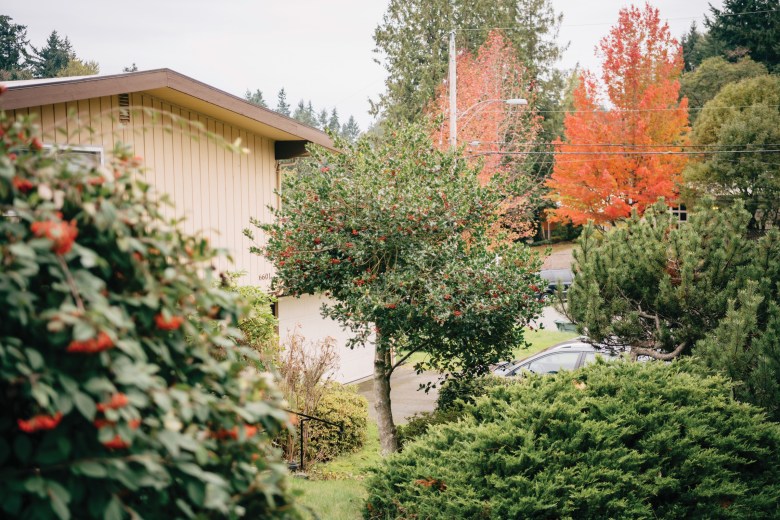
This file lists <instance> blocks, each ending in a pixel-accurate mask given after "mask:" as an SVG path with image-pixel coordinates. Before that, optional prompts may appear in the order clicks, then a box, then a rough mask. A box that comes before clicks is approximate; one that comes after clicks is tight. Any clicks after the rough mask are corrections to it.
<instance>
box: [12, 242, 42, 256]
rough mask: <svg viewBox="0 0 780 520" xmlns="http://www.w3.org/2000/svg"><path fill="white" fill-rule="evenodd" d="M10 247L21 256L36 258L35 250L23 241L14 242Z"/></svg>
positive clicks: (16, 254) (13, 253)
mask: <svg viewBox="0 0 780 520" xmlns="http://www.w3.org/2000/svg"><path fill="white" fill-rule="evenodd" d="M8 249H9V250H10V251H11V254H12V255H14V256H17V257H19V258H27V259H30V260H32V259H35V250H34V249H33V248H32V247H30V246H28V245H27V244H25V243H23V242H17V243H15V244H12V245H11V246H10V247H9V248H8Z"/></svg>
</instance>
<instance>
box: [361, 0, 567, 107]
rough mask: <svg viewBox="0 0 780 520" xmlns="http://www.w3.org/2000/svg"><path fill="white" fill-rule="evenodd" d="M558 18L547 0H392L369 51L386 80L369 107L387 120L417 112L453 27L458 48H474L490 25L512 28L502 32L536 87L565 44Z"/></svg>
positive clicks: (439, 76)
mask: <svg viewBox="0 0 780 520" xmlns="http://www.w3.org/2000/svg"><path fill="white" fill-rule="evenodd" d="M561 19H562V15H560V14H556V12H555V10H554V9H553V6H552V2H551V0H485V1H481V2H473V1H471V0H391V1H390V3H389V5H388V7H387V10H386V11H385V15H384V18H383V20H382V23H381V24H380V25H379V26H378V27H377V28H376V30H375V31H374V42H375V44H376V48H375V50H374V52H375V53H376V54H378V56H379V58H378V60H377V61H380V60H381V61H382V63H383V65H384V67H385V69H386V70H387V71H388V79H387V81H386V92H385V93H384V94H382V95H381V96H380V98H379V100H378V101H377V102H376V103H374V106H373V111H374V112H375V113H379V112H381V113H382V114H383V115H384V116H385V117H386V118H388V119H389V120H391V121H406V122H410V121H414V120H416V119H417V118H418V117H419V116H420V115H422V113H423V111H424V109H425V107H426V106H427V105H428V103H429V102H430V101H431V100H432V99H433V98H434V95H435V91H436V88H438V87H439V85H440V84H441V83H442V81H443V80H444V79H445V77H446V75H447V63H448V35H449V33H450V31H451V30H453V29H454V30H455V31H456V33H457V38H458V48H461V49H465V50H467V51H470V52H475V51H476V50H477V49H478V48H479V47H480V46H481V45H482V44H483V43H484V42H485V40H486V39H487V37H488V34H489V32H490V30H491V29H492V28H496V27H511V28H512V30H511V31H509V32H508V34H507V37H508V38H509V39H510V40H511V41H512V44H513V45H514V48H515V49H516V51H517V58H518V60H519V61H520V62H521V63H523V64H525V66H526V67H527V68H528V69H529V71H530V75H531V77H532V78H534V79H535V80H536V81H537V82H538V85H537V86H538V87H539V88H540V89H541V88H542V87H543V86H544V83H545V81H547V80H549V79H551V78H553V76H554V71H553V69H554V65H555V63H556V61H557V60H558V59H559V58H560V56H561V53H562V51H563V49H564V46H561V45H560V43H558V41H557V36H558V28H559V27H560V23H561ZM546 97H547V96H540V98H542V99H544V98H546ZM550 97H551V98H552V97H555V96H554V95H551V96H550Z"/></svg>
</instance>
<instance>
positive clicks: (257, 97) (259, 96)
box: [133, 64, 268, 108]
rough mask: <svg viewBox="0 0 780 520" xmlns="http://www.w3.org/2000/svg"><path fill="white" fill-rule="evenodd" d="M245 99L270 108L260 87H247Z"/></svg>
mask: <svg viewBox="0 0 780 520" xmlns="http://www.w3.org/2000/svg"><path fill="white" fill-rule="evenodd" d="M133 65H135V64H133ZM244 99H246V100H247V101H249V102H250V103H252V104H253V105H257V106H259V107H263V108H268V103H266V101H265V99H264V98H263V93H262V92H261V91H260V89H255V91H254V92H252V91H250V90H249V89H247V91H246V93H245V94H244Z"/></svg>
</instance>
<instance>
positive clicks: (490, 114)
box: [428, 29, 540, 237]
mask: <svg viewBox="0 0 780 520" xmlns="http://www.w3.org/2000/svg"><path fill="white" fill-rule="evenodd" d="M457 72H458V74H457V77H458V80H457V81H458V84H457V105H458V106H457V111H458V129H457V132H458V133H457V137H458V139H457V141H458V144H459V145H461V146H463V147H464V155H465V157H466V158H467V160H468V161H469V163H470V164H471V165H476V164H481V168H480V172H479V180H480V182H481V183H482V184H486V183H487V182H488V181H489V180H490V179H491V178H492V177H493V176H494V175H496V174H498V173H501V174H506V175H507V176H508V177H509V178H510V179H512V180H513V181H515V182H517V180H518V178H521V177H523V176H525V170H524V164H525V161H526V159H527V154H528V152H529V151H530V150H531V148H532V147H533V143H534V141H535V139H536V136H537V134H538V132H539V130H540V117H539V115H538V114H537V113H536V111H535V110H534V108H533V106H534V94H533V89H532V82H531V78H530V76H529V74H528V72H527V70H526V68H525V67H524V66H523V64H522V63H521V62H520V60H518V58H517V51H516V50H515V48H514V46H513V45H512V42H511V41H509V40H508V39H507V38H506V37H505V36H504V35H503V33H502V32H501V31H500V30H497V29H494V30H492V31H491V32H490V33H489V34H488V37H487V39H486V40H485V43H483V44H482V46H481V47H480V48H479V49H478V50H477V52H476V53H471V52H468V51H460V52H459V53H458V56H457ZM448 94H449V85H448V84H447V82H446V81H445V82H444V83H443V84H442V85H441V86H440V87H439V89H438V90H437V93H436V98H435V99H434V101H433V102H432V103H431V105H430V106H429V107H428V114H429V116H431V120H432V121H435V124H434V125H433V127H432V130H431V134H432V138H433V140H434V143H435V145H436V146H437V147H438V148H439V149H440V150H444V149H446V148H448V147H449V138H450V126H449V123H450V119H449V117H450V104H449V95H448ZM512 99H525V100H526V101H527V104H526V105H520V104H507V103H505V102H504V100H512ZM441 116H443V118H442V117H441ZM528 180H529V182H528V187H527V190H526V191H530V190H532V189H538V188H539V186H538V185H536V186H534V185H533V183H532V182H531V179H530V178H528ZM515 186H517V184H515ZM529 199H530V194H528V193H526V194H525V196H521V197H517V196H512V197H508V198H507V202H506V204H505V207H504V209H503V211H504V213H505V214H507V215H511V217H508V218H506V219H504V220H503V223H502V226H503V227H504V228H509V229H511V230H512V231H513V232H514V233H513V236H514V237H518V236H526V235H528V234H533V231H534V226H533V222H532V211H530V210H531V209H532V208H530V206H529V204H528V200H529ZM510 220H511V222H510Z"/></svg>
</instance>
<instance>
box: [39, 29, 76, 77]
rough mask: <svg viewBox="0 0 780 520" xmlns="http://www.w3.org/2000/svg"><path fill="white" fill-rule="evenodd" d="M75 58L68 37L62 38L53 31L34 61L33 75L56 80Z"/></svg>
mask: <svg viewBox="0 0 780 520" xmlns="http://www.w3.org/2000/svg"><path fill="white" fill-rule="evenodd" d="M74 58H76V53H75V52H73V46H72V45H71V43H70V40H69V39H68V37H67V36H66V37H64V38H62V37H60V35H59V34H57V31H52V32H51V34H50V35H49V38H48V39H47V40H46V45H44V46H43V48H42V49H41V50H40V51H37V52H36V53H35V56H34V57H33V59H32V63H33V67H32V68H33V75H34V76H35V77H36V78H55V77H57V75H58V74H59V73H60V71H62V70H64V69H65V68H66V67H67V66H68V63H69V62H70V61H71V60H72V59H74Z"/></svg>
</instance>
